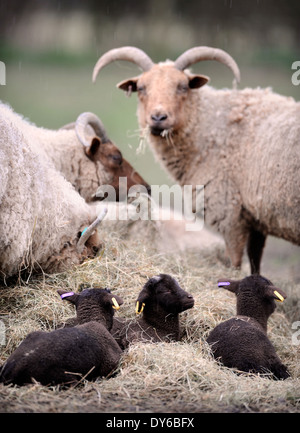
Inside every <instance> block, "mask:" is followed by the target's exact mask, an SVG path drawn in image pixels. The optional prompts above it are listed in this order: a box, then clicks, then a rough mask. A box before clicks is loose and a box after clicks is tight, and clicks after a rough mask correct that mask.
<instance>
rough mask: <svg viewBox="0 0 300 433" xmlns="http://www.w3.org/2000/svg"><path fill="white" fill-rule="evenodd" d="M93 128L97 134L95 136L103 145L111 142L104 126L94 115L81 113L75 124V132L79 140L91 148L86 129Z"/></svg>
mask: <svg viewBox="0 0 300 433" xmlns="http://www.w3.org/2000/svg"><path fill="white" fill-rule="evenodd" d="M88 125H89V126H91V127H92V128H93V130H94V132H95V134H96V135H97V136H98V137H99V138H100V140H101V142H102V143H107V142H108V141H110V140H109V138H108V136H107V134H106V131H105V128H104V125H103V123H102V122H101V120H100V119H99V117H97V116H96V115H95V114H94V113H89V112H85V113H81V114H80V115H79V116H78V117H77V120H76V122H75V132H76V135H77V138H78V140H79V141H80V143H81V144H83V146H85V147H89V146H90V144H91V143H90V142H89V141H88V140H87V139H86V137H85V134H86V127H87V126H88Z"/></svg>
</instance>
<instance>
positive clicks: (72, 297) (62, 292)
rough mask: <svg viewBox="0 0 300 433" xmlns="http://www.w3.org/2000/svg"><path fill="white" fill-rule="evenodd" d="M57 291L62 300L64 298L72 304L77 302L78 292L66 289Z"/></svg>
mask: <svg viewBox="0 0 300 433" xmlns="http://www.w3.org/2000/svg"><path fill="white" fill-rule="evenodd" d="M57 293H58V294H59V296H60V297H61V299H62V300H64V299H66V300H67V301H69V302H71V303H72V304H75V305H76V304H77V301H78V298H79V295H78V293H74V292H67V291H66V290H61V289H58V290H57Z"/></svg>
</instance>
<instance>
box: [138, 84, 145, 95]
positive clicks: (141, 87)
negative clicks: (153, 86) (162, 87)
mask: <svg viewBox="0 0 300 433" xmlns="http://www.w3.org/2000/svg"><path fill="white" fill-rule="evenodd" d="M137 91H138V92H139V93H143V94H145V93H146V86H142V85H141V86H138V88H137Z"/></svg>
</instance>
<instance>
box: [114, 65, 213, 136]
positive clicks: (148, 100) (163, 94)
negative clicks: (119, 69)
mask: <svg viewBox="0 0 300 433" xmlns="http://www.w3.org/2000/svg"><path fill="white" fill-rule="evenodd" d="M208 80H209V79H208V77H205V76H203V75H190V74H187V73H186V72H183V71H179V70H178V69H176V68H175V67H174V65H173V63H171V62H166V63H160V64H157V65H154V66H153V67H152V68H151V69H150V71H147V72H144V73H143V74H142V75H140V76H139V77H136V78H131V79H129V80H126V81H122V82H121V83H119V84H118V87H119V88H120V89H122V90H125V91H127V92H131V91H137V92H138V97H139V107H138V118H139V124H140V126H141V127H142V128H147V127H148V128H149V130H150V132H151V134H152V135H154V136H160V135H162V136H164V135H167V133H169V132H172V133H176V131H178V130H180V129H181V128H182V127H183V126H184V124H185V122H186V119H187V118H188V115H189V114H188V112H187V110H188V108H189V105H190V104H189V103H187V101H188V100H189V99H190V98H191V92H193V89H197V88H199V87H201V86H203V85H204V84H206V83H207V82H208Z"/></svg>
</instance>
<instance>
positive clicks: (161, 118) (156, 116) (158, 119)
mask: <svg viewBox="0 0 300 433" xmlns="http://www.w3.org/2000/svg"><path fill="white" fill-rule="evenodd" d="M167 118H168V116H167V115H166V114H152V116H151V119H152V120H154V121H155V122H163V121H164V120H166V119H167Z"/></svg>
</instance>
